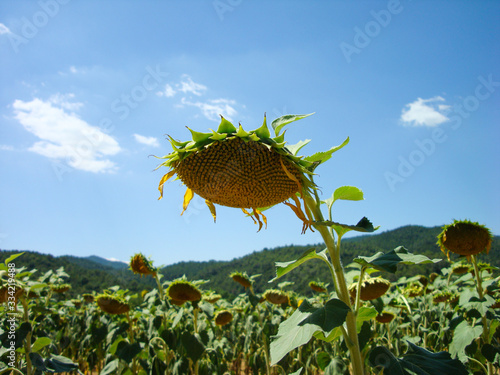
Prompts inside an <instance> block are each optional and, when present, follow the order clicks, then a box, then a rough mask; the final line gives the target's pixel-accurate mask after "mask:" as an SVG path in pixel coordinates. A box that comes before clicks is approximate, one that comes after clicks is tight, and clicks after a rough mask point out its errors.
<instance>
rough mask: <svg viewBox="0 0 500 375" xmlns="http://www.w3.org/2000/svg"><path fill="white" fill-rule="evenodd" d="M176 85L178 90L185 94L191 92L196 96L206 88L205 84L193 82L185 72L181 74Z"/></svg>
mask: <svg viewBox="0 0 500 375" xmlns="http://www.w3.org/2000/svg"><path fill="white" fill-rule="evenodd" d="M176 86H178V89H179V91H182V92H183V93H185V94H188V93H191V94H194V95H196V96H200V95H201V94H202V93H203V92H204V91H206V90H207V86H204V85H202V84H199V83H196V82H193V80H192V79H191V77H190V76H188V75H187V74H184V75H183V76H182V80H181V83H180V84H179V85H176Z"/></svg>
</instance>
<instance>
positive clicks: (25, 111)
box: [12, 94, 121, 173]
mask: <svg viewBox="0 0 500 375" xmlns="http://www.w3.org/2000/svg"><path fill="white" fill-rule="evenodd" d="M71 97H73V96H72V95H71V94H70V95H66V96H64V95H60V94H56V95H54V96H52V97H51V98H50V99H49V100H47V101H43V100H41V99H38V98H35V99H33V100H32V101H30V102H25V101H22V100H16V101H15V102H14V104H13V105H12V106H13V108H14V114H15V115H14V116H15V118H16V119H17V120H18V121H19V123H20V124H21V125H22V126H23V127H24V128H25V129H26V130H27V131H29V132H30V133H32V134H33V135H35V136H36V137H38V138H39V139H40V141H37V142H35V143H34V144H33V146H31V147H30V148H29V150H30V151H33V152H36V153H38V154H40V155H43V156H45V157H48V158H50V159H55V160H63V161H66V162H67V164H68V165H69V166H70V167H73V168H75V169H79V170H83V171H88V172H93V173H98V172H103V173H105V172H113V171H115V170H116V165H115V163H114V162H112V161H111V160H109V159H106V156H111V155H116V154H117V153H118V152H120V151H121V149H120V146H119V144H118V142H117V141H116V140H115V139H114V138H113V137H111V136H109V135H108V134H106V133H104V132H103V131H102V130H101V129H100V128H98V127H97V126H93V125H90V124H88V123H87V122H85V121H84V120H82V119H80V118H79V117H78V116H77V115H76V114H75V113H72V112H71V113H68V112H67V111H66V110H69V111H72V110H77V109H79V108H80V107H81V106H82V104H81V103H70V102H69V101H68V99H69V98H71Z"/></svg>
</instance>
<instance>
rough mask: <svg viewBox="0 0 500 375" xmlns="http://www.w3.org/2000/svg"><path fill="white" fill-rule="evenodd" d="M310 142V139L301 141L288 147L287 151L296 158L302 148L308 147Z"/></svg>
mask: <svg viewBox="0 0 500 375" xmlns="http://www.w3.org/2000/svg"><path fill="white" fill-rule="evenodd" d="M309 142H311V140H310V139H306V140H304V141H299V142H298V143H296V144H294V145H288V146H286V149H287V150H288V151H290V153H291V154H292V155H294V156H297V153H298V152H299V151H300V149H301V148H302V147H304V146H305V145H307V144H308V143H309Z"/></svg>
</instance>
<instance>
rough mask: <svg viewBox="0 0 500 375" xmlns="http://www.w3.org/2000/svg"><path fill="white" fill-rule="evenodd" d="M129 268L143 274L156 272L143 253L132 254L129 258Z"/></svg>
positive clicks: (152, 274)
mask: <svg viewBox="0 0 500 375" xmlns="http://www.w3.org/2000/svg"><path fill="white" fill-rule="evenodd" d="M130 269H131V270H132V272H134V273H137V274H140V275H141V277H142V276H143V275H151V276H154V275H155V274H156V268H155V267H153V264H152V263H151V261H149V260H148V259H147V258H146V257H145V256H144V255H143V254H141V253H138V254H134V255H133V256H132V258H131V259H130Z"/></svg>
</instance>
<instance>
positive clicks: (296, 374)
mask: <svg viewBox="0 0 500 375" xmlns="http://www.w3.org/2000/svg"><path fill="white" fill-rule="evenodd" d="M302 369H303V367H301V368H299V369H298V370H297V371H295V372H294V373H291V374H290V375H300V374H301V373H302Z"/></svg>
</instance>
